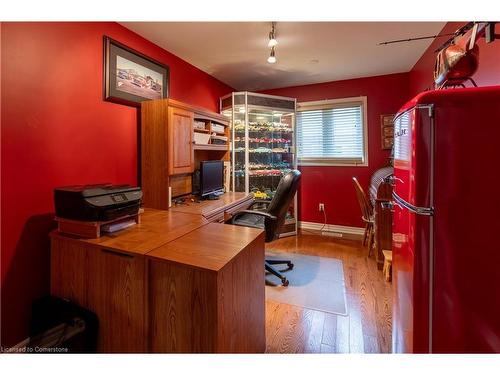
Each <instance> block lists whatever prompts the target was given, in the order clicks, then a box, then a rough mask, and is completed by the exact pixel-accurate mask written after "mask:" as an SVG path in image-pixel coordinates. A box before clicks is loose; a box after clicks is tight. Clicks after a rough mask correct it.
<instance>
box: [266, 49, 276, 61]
mask: <svg viewBox="0 0 500 375" xmlns="http://www.w3.org/2000/svg"><path fill="white" fill-rule="evenodd" d="M267 62H268V63H269V64H274V63H275V62H276V56H275V55H274V47H272V48H271V54H270V55H269V57H268V58H267Z"/></svg>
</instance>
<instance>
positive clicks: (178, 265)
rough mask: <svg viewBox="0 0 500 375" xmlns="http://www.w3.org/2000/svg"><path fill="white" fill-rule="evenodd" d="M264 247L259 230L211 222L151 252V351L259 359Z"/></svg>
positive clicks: (262, 332)
mask: <svg viewBox="0 0 500 375" xmlns="http://www.w3.org/2000/svg"><path fill="white" fill-rule="evenodd" d="M241 229H243V230H241ZM263 244H264V232H262V231H260V230H254V229H253V228H244V227H237V226H233V225H224V224H218V223H213V224H209V225H206V226H204V227H202V228H199V229H197V230H195V231H193V232H191V233H189V234H187V235H185V236H183V237H181V238H179V239H177V240H175V241H172V242H169V243H168V244H166V245H164V246H161V247H159V248H158V249H156V250H153V251H152V252H150V253H148V260H149V283H150V286H149V288H150V292H151V299H150V314H151V324H152V326H151V350H152V351H153V352H166V353H173V352H177V353H200V352H202V353H203V352H210V353H263V352H264V350H265V309H264V304H263V303H261V302H263V301H264V300H265V295H264V287H263V286H264V284H263V283H264V267H263V266H262V265H263V264H264V252H263V251H261V249H262V246H263Z"/></svg>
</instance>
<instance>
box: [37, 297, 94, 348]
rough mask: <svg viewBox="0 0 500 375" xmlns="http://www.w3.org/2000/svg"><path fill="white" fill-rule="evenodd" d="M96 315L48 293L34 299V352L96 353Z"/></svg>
mask: <svg viewBox="0 0 500 375" xmlns="http://www.w3.org/2000/svg"><path fill="white" fill-rule="evenodd" d="M97 330H98V320H97V315H96V314H94V313H93V312H91V311H89V310H87V309H84V308H83V307H80V306H78V305H76V304H74V303H72V302H70V301H68V300H65V299H62V298H57V297H52V296H47V297H43V298H41V299H38V300H36V301H34V302H33V306H32V318H31V327H30V342H29V344H28V347H29V352H31V353H95V352H96V349H97Z"/></svg>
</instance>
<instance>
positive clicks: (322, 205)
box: [319, 203, 325, 212]
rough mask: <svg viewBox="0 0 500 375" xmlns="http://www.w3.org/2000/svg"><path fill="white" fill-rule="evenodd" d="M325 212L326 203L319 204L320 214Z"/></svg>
mask: <svg viewBox="0 0 500 375" xmlns="http://www.w3.org/2000/svg"><path fill="white" fill-rule="evenodd" d="M323 211H325V204H324V203H320V204H319V212H323Z"/></svg>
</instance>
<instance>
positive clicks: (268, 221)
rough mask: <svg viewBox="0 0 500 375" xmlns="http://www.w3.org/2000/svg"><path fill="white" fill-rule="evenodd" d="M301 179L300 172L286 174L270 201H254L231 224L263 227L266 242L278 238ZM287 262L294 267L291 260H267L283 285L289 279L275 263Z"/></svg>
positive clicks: (234, 217)
mask: <svg viewBox="0 0 500 375" xmlns="http://www.w3.org/2000/svg"><path fill="white" fill-rule="evenodd" d="M299 181H300V172H299V171H297V170H293V171H290V172H288V173H287V174H286V175H284V176H283V177H282V178H281V180H280V182H279V184H278V187H277V189H276V193H275V194H274V197H273V199H272V200H270V201H264V200H257V201H254V202H253V203H252V205H251V206H250V209H249V210H244V211H239V212H237V213H236V214H234V216H233V217H232V219H231V224H234V225H240V226H244V227H252V228H261V229H264V230H265V231H266V242H271V241H273V240H275V239H276V238H278V234H279V233H278V231H279V229H280V228H281V227H282V226H283V224H284V223H285V219H286V214H287V212H288V207H289V206H290V203H291V202H292V199H293V197H294V196H295V193H296V192H297V187H298V185H299ZM257 205H260V206H262V205H264V206H267V207H266V208H265V209H264V210H256V209H252V208H253V207H254V206H257ZM275 264H286V265H287V266H288V269H292V268H293V263H292V262H291V261H289V260H267V259H266V261H265V267H266V270H267V271H269V272H271V273H272V274H273V275H275V276H277V277H279V278H280V279H281V284H283V286H287V285H288V280H287V278H286V277H285V276H283V275H282V274H281V273H280V272H279V271H277V270H276V269H275V268H274V267H273V265H275Z"/></svg>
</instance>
